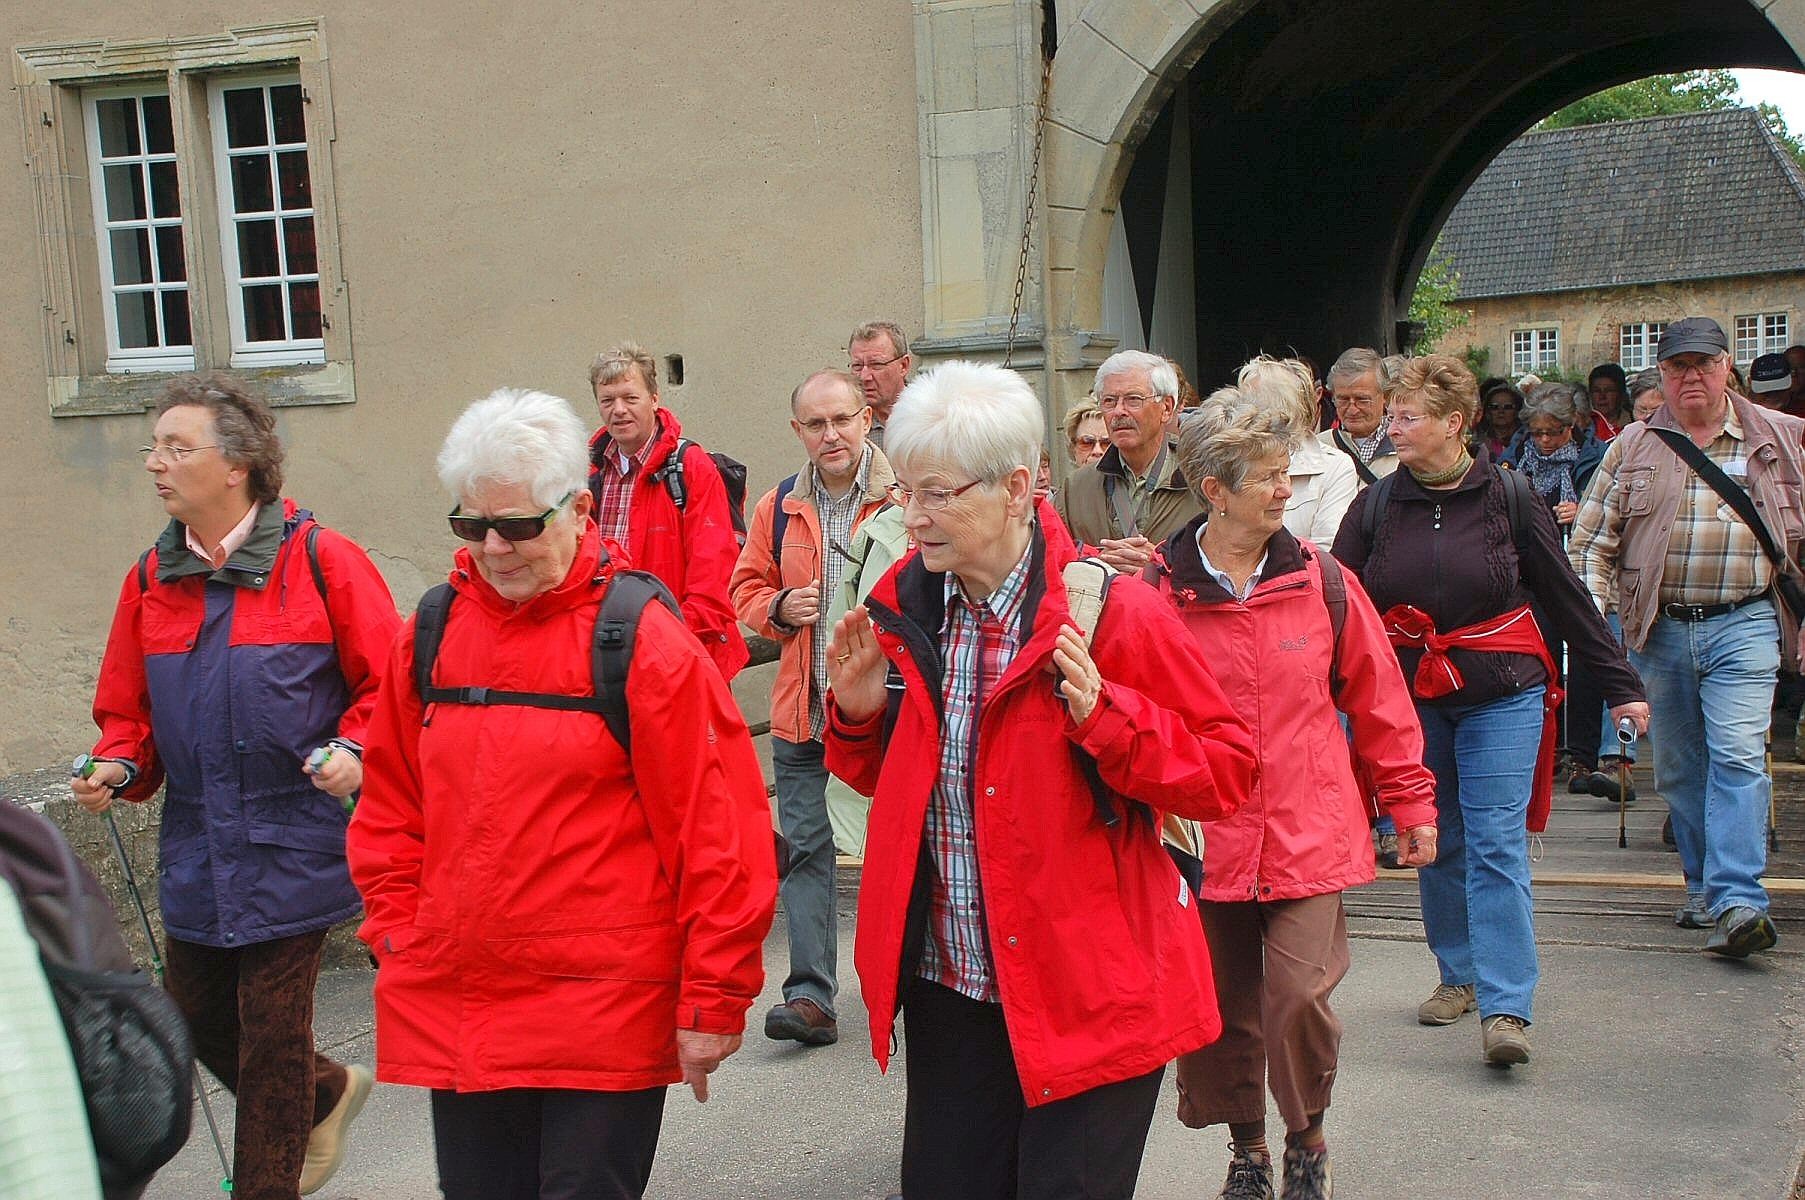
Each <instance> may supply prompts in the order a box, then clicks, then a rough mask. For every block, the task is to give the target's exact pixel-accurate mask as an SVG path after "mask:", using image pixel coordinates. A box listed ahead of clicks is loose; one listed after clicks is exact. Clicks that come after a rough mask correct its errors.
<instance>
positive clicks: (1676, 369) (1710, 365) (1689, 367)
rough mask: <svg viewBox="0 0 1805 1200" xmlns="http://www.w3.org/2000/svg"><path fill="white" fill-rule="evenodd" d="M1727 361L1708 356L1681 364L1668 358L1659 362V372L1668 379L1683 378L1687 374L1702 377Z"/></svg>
mask: <svg viewBox="0 0 1805 1200" xmlns="http://www.w3.org/2000/svg"><path fill="white" fill-rule="evenodd" d="M1727 361H1728V360H1727V359H1723V358H1708V359H1706V360H1705V361H1704V362H1698V363H1691V364H1682V363H1677V362H1674V361H1673V360H1672V359H1668V360H1667V361H1666V362H1664V363H1662V364H1661V374H1663V375H1665V376H1667V378H1669V379H1684V378H1686V376H1688V375H1697V376H1698V377H1699V378H1701V379H1702V378H1704V377H1705V376H1706V375H1708V374H1710V373H1711V372H1712V371H1715V370H1716V369H1717V368H1718V367H1720V366H1723V365H1724V364H1725V363H1726V362H1727Z"/></svg>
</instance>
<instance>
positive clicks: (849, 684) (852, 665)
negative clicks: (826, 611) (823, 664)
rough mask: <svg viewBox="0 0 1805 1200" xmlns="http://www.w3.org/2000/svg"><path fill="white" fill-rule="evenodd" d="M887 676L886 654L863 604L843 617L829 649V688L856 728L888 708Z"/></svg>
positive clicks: (836, 626) (843, 713) (842, 711)
mask: <svg viewBox="0 0 1805 1200" xmlns="http://www.w3.org/2000/svg"><path fill="white" fill-rule="evenodd" d="M884 673H885V672H884V652H883V651H882V650H881V649H879V648H878V644H877V632H876V631H875V630H873V629H872V628H871V617H870V615H869V614H868V613H867V612H866V611H865V606H864V605H862V604H861V605H859V606H858V607H857V608H855V609H853V610H852V611H851V612H849V613H847V614H846V615H845V616H843V617H841V618H840V623H839V624H838V625H835V626H834V640H833V641H832V642H831V643H829V645H828V647H827V685H828V687H829V688H830V689H831V690H832V691H833V697H834V704H835V705H836V706H837V707H838V708H839V710H840V715H841V716H843V717H845V718H846V720H847V721H848V722H850V723H851V724H854V725H857V724H861V723H862V722H865V721H869V720H870V719H871V718H872V717H874V716H876V715H877V714H878V712H879V710H881V709H882V708H883V707H884Z"/></svg>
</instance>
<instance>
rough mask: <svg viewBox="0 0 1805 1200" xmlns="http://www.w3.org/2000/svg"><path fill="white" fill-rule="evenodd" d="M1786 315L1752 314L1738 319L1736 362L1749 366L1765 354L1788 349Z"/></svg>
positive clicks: (1777, 313)
mask: <svg viewBox="0 0 1805 1200" xmlns="http://www.w3.org/2000/svg"><path fill="white" fill-rule="evenodd" d="M1789 324H1790V323H1789V322H1788V321H1787V319H1786V314H1785V313H1783V312H1774V313H1751V314H1749V315H1747V316H1742V317H1737V318H1736V362H1737V365H1738V366H1744V367H1746V366H1748V365H1749V364H1750V363H1752V362H1754V361H1755V360H1756V359H1757V358H1759V357H1760V356H1761V355H1763V354H1779V353H1781V352H1782V351H1784V350H1785V349H1786V347H1787V339H1788V336H1789V334H1788V326H1789Z"/></svg>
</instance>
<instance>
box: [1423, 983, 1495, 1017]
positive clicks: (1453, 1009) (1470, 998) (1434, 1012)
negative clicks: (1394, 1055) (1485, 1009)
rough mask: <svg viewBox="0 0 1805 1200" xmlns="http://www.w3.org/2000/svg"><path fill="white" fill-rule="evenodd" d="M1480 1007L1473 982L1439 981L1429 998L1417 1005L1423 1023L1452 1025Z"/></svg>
mask: <svg viewBox="0 0 1805 1200" xmlns="http://www.w3.org/2000/svg"><path fill="white" fill-rule="evenodd" d="M1478 1007H1479V999H1478V996H1477V995H1476V994H1475V993H1474V991H1473V985H1472V984H1470V983H1438V984H1436V985H1435V990H1434V991H1433V992H1430V993H1429V998H1428V999H1427V1000H1425V1001H1423V1002H1422V1003H1421V1004H1419V1005H1417V1007H1416V1019H1417V1022H1418V1023H1419V1024H1423V1025H1452V1024H1454V1022H1456V1021H1458V1020H1460V1018H1461V1017H1462V1016H1463V1015H1464V1014H1466V1013H1470V1012H1472V1011H1473V1010H1474V1009H1475V1008H1478Z"/></svg>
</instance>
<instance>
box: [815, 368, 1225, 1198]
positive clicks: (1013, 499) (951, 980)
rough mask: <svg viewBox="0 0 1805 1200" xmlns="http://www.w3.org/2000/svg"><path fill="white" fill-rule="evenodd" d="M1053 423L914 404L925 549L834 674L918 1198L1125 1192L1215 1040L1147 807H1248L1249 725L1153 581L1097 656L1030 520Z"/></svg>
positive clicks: (899, 462)
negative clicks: (1158, 1115)
mask: <svg viewBox="0 0 1805 1200" xmlns="http://www.w3.org/2000/svg"><path fill="white" fill-rule="evenodd" d="M1044 428H1045V424H1044V420H1043V417H1042V415H1041V409H1040V403H1039V401H1037V400H1036V399H1035V397H1034V393H1033V391H1032V390H1030V389H1029V387H1028V385H1027V383H1026V382H1025V381H1024V380H1023V379H1022V378H1021V377H1020V376H1019V375H1016V374H1015V373H1013V372H1011V371H1006V370H1003V369H1001V368H998V367H990V366H980V365H977V364H973V363H948V364H945V365H943V366H941V367H939V368H937V369H935V370H933V371H930V372H928V373H927V374H925V375H923V376H921V377H920V378H918V379H917V380H916V381H915V382H914V383H912V384H910V385H909V387H908V388H907V389H906V390H905V391H904V392H903V394H902V397H901V399H900V400H899V402H898V403H897V405H896V408H895V410H894V411H893V412H892V413H891V416H890V422H889V424H888V426H887V427H886V429H885V434H884V444H885V449H886V453H888V454H890V455H891V456H892V461H893V463H894V466H895V471H896V478H897V483H896V484H895V485H894V486H893V489H892V496H893V498H894V499H895V500H896V501H897V503H898V504H900V505H901V506H902V507H903V511H904V521H905V524H906V525H907V527H908V531H909V534H910V536H911V537H912V538H913V539H914V542H915V545H916V548H917V549H916V552H915V553H914V554H912V555H910V556H909V557H907V558H905V559H904V560H903V561H902V562H901V563H899V564H898V565H897V566H896V567H895V568H893V569H892V570H891V572H890V573H889V574H888V575H886V576H885V577H884V578H883V579H882V580H881V581H879V583H878V585H877V587H876V588H875V590H874V591H873V592H872V593H871V595H870V596H869V597H868V598H867V600H866V602H865V604H864V605H862V606H860V607H858V608H855V609H854V610H853V611H852V612H850V613H848V614H847V615H846V616H845V617H843V618H842V619H841V620H840V622H839V623H838V625H837V626H836V628H835V631H834V644H833V646H832V647H831V649H830V653H829V665H828V671H829V678H830V682H831V684H832V692H831V698H832V703H831V704H830V706H829V708H830V716H829V721H828V731H827V763H828V766H829V768H830V769H831V770H833V771H834V773H835V774H837V775H839V776H840V777H841V778H843V779H845V780H846V781H847V782H848V783H850V784H851V785H852V786H853V787H854V788H856V789H858V790H859V791H861V792H863V793H865V794H867V795H873V794H874V795H875V799H874V801H873V804H872V810H871V824H870V831H869V835H868V838H867V841H866V848H865V871H864V880H863V882H862V885H861V886H862V892H861V895H860V898H859V924H858V935H857V941H856V944H855V952H856V953H855V957H856V961H857V965H858V970H859V977H860V980H861V982H862V984H863V987H864V995H865V1003H866V1005H867V1007H868V1009H869V1011H870V1015H871V1044H872V1052H873V1054H874V1055H875V1057H876V1058H877V1060H878V1064H879V1066H880V1067H882V1066H885V1065H887V1061H888V1058H889V1054H890V1047H891V1039H892V1036H893V1031H892V1027H893V1024H894V1022H895V1019H896V1013H897V1009H898V1006H899V1005H900V1007H901V1009H902V1017H903V1029H904V1039H905V1042H906V1044H907V1046H908V1096H907V1101H906V1108H905V1112H906V1115H905V1118H904V1122H905V1123H904V1128H903V1149H902V1189H903V1194H904V1195H906V1196H909V1197H919V1198H926V1197H933V1198H934V1200H962V1198H967V1197H969V1198H971V1200H1003V1198H1009V1200H1015V1198H1016V1197H1053V1196H1071V1195H1077V1194H1079V1190H1080V1188H1081V1187H1082V1189H1083V1190H1082V1194H1084V1195H1085V1196H1089V1197H1096V1198H1098V1200H1108V1198H1111V1197H1127V1196H1131V1195H1132V1194H1133V1192H1134V1186H1135V1179H1136V1176H1137V1175H1138V1173H1139V1169H1140V1160H1141V1152H1142V1148H1143V1146H1144V1145H1145V1142H1146V1137H1147V1129H1148V1126H1149V1123H1150V1122H1151V1120H1152V1115H1153V1107H1154V1104H1155V1103H1156V1101H1157V1099H1158V1092H1159V1084H1160V1079H1161V1077H1162V1075H1163V1074H1164V1071H1165V1065H1166V1063H1168V1062H1170V1061H1171V1060H1172V1059H1173V1058H1174V1057H1175V1056H1177V1055H1179V1054H1183V1053H1185V1052H1186V1051H1190V1050H1195V1049H1197V1048H1198V1047H1199V1046H1202V1045H1204V1044H1205V1043H1207V1042H1209V1041H1210V1040H1211V1039H1213V1038H1214V1037H1215V1036H1216V1033H1217V1019H1216V1010H1215V1002H1214V994H1215V993H1214V989H1213V987H1212V984H1211V980H1210V967H1209V955H1208V951H1207V949H1206V947H1205V945H1204V941H1203V937H1202V934H1201V931H1200V930H1199V928H1198V925H1197V920H1196V917H1195V915H1194V913H1195V904H1196V899H1195V897H1194V896H1193V895H1192V893H1191V890H1190V888H1189V887H1188V886H1187V885H1186V884H1185V883H1184V881H1183V880H1182V879H1180V877H1179V875H1178V873H1177V870H1176V869H1175V868H1174V867H1173V865H1172V861H1171V860H1170V859H1169V858H1167V857H1166V855H1165V854H1164V853H1163V852H1162V851H1161V849H1160V845H1159V836H1158V832H1157V814H1155V813H1154V812H1153V811H1152V809H1151V807H1150V806H1158V807H1160V808H1162V809H1170V810H1172V811H1174V812H1177V813H1179V814H1181V815H1184V816H1189V817H1198V818H1202V817H1210V818H1219V817H1224V816H1227V815H1228V814H1229V813H1231V812H1233V811H1234V810H1235V808H1236V807H1237V806H1238V805H1239V804H1240V803H1241V800H1242V798H1243V797H1244V796H1245V795H1246V794H1247V790H1248V788H1249V786H1250V785H1251V783H1252V772H1253V753H1252V746H1251V743H1250V738H1249V734H1248V730H1247V727H1246V725H1245V724H1244V723H1243V722H1242V721H1241V719H1240V718H1239V717H1238V716H1236V715H1235V714H1234V712H1233V710H1232V709H1231V708H1230V707H1229V705H1228V704H1227V703H1226V702H1225V701H1224V699H1223V697H1222V693H1221V691H1220V689H1218V688H1217V686H1216V684H1215V681H1214V680H1213V679H1212V678H1211V675H1210V671H1209V668H1208V666H1207V665H1206V664H1205V662H1204V660H1203V657H1202V655H1201V654H1200V653H1199V652H1198V651H1197V649H1196V647H1195V645H1194V644H1193V643H1192V641H1191V639H1190V638H1188V637H1187V636H1186V635H1185V632H1184V628H1183V626H1181V625H1180V624H1179V622H1178V620H1177V619H1176V618H1175V617H1174V616H1173V615H1172V614H1171V613H1170V612H1169V611H1168V610H1167V609H1166V608H1165V607H1164V606H1163V605H1161V604H1160V602H1159V598H1158V596H1157V595H1155V594H1154V593H1153V592H1152V591H1151V590H1150V589H1148V588H1147V587H1146V586H1145V585H1144V584H1142V583H1141V582H1140V581H1139V580H1136V579H1132V578H1130V579H1123V580H1119V581H1118V582H1117V583H1116V585H1115V586H1114V587H1113V588H1112V589H1111V590H1110V593H1109V596H1108V602H1107V604H1105V605H1104V607H1103V611H1102V615H1101V617H1100V618H1099V619H1098V620H1097V622H1096V624H1097V628H1096V630H1095V637H1094V640H1093V641H1092V643H1091V646H1090V648H1089V649H1088V650H1087V648H1086V646H1085V642H1084V639H1083V638H1082V637H1081V636H1080V634H1079V633H1078V631H1077V630H1075V629H1074V628H1073V627H1072V615H1071V610H1070V607H1069V605H1068V601H1067V595H1066V588H1065V584H1064V582H1063V580H1062V570H1063V568H1064V566H1065V564H1066V563H1067V562H1069V561H1070V560H1071V559H1072V558H1073V556H1074V553H1075V551H1074V549H1073V546H1072V544H1071V541H1070V539H1069V537H1068V536H1067V535H1066V534H1065V531H1064V527H1063V526H1062V525H1061V524H1060V523H1059V522H1058V521H1057V520H1054V519H1052V516H1051V514H1052V508H1051V507H1050V506H1049V505H1045V504H1042V505H1040V506H1039V507H1038V509H1037V508H1036V507H1035V505H1034V504H1033V501H1032V495H1033V487H1034V467H1035V463H1036V462H1037V461H1038V459H1039V457H1040V448H1041V437H1042V431H1043V430H1044ZM1149 647H1157V648H1158V652H1157V653H1149Z"/></svg>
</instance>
